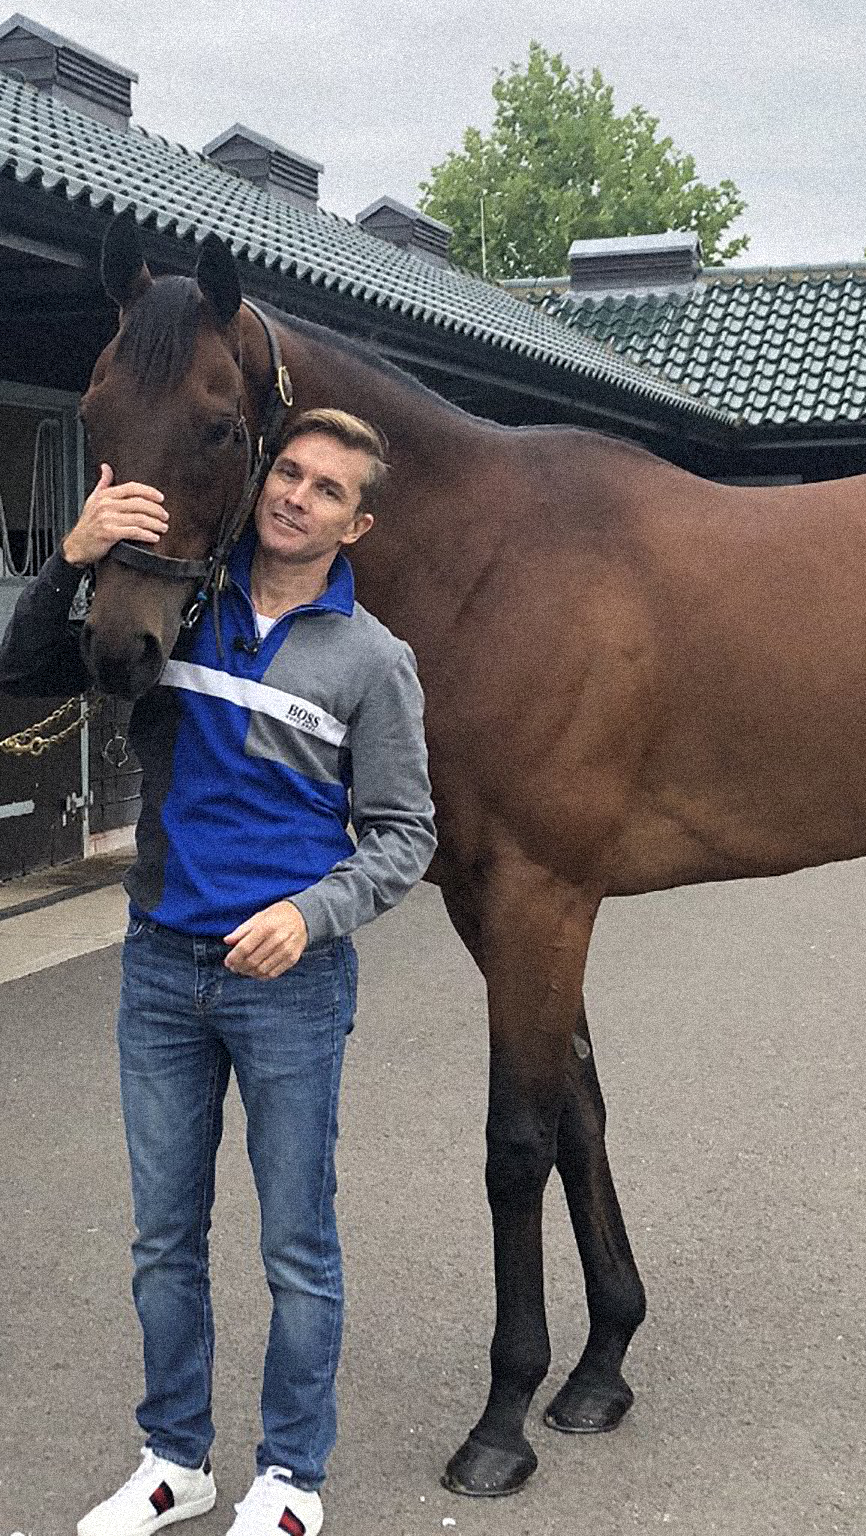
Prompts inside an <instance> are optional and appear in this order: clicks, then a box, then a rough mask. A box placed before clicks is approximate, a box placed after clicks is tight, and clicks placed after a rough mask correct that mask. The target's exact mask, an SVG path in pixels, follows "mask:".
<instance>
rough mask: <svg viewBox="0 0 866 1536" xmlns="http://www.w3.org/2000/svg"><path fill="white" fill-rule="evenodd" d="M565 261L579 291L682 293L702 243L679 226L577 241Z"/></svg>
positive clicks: (698, 264) (698, 261)
mask: <svg viewBox="0 0 866 1536" xmlns="http://www.w3.org/2000/svg"><path fill="white" fill-rule="evenodd" d="M568 261H569V266H570V269H571V287H572V289H575V290H577V292H579V293H597V294H599V295H601V294H606V293H610V294H627V293H637V294H641V293H671V292H682V291H684V290H685V289H688V288H690V287H691V285H692V283H693V282H694V280H695V278H696V277H697V276H698V273H699V272H700V270H701V242H700V240H699V239H698V236H697V235H696V234H695V232H694V230H677V229H669V230H666V231H665V233H664V234H661V235H619V236H617V237H616V238H615V239H613V240H575V241H574V242H573V244H572V245H571V247H570V249H569V252H568Z"/></svg>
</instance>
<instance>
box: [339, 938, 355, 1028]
mask: <svg viewBox="0 0 866 1536" xmlns="http://www.w3.org/2000/svg"><path fill="white" fill-rule="evenodd" d="M338 942H339V947H340V965H341V969H342V972H343V979H344V982H345V989H346V1015H347V1022H346V1032H347V1033H348V1032H349V1031H350V1030H351V1029H352V1028H353V1027H354V1023H355V1010H356V1008H357V1006H358V954H357V951H356V949H355V946H354V944H353V943H352V940H351V939H350V938H348V937H347V938H343V939H340V940H339V941H338Z"/></svg>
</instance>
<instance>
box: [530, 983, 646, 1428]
mask: <svg viewBox="0 0 866 1536" xmlns="http://www.w3.org/2000/svg"><path fill="white" fill-rule="evenodd" d="M604 1127H605V1109H604V1101H603V1099H602V1096H601V1089H600V1088H599V1085H598V1077H597V1075H596V1070H595V1062H594V1061H593V1057H592V1049H591V1046H590V1042H589V1030H588V1029H587V1024H586V1014H585V1012H584V1009H583V1006H581V1010H580V1014H579V1018H578V1024H577V1029H576V1030H575V1033H574V1039H573V1044H572V1051H571V1053H570V1057H569V1063H568V1084H567V1090H566V1099H565V1104H564V1105H563V1109H562V1114H561V1115H560V1119H559V1131H558V1136H557V1143H556V1167H557V1171H558V1173H559V1175H560V1178H561V1179H562V1182H563V1185H564V1188H565V1195H566V1199H567V1201H568V1208H569V1211H570V1213H571V1220H572V1225H573V1226H574V1234H575V1237H576V1238H577V1246H578V1249H579V1252H580V1257H581V1262H582V1264H583V1272H584V1277H585V1281H586V1300H587V1307H588V1309H589V1337H588V1339H587V1342H586V1347H585V1348H584V1351H583V1354H582V1355H581V1357H580V1360H579V1362H578V1364H577V1365H576V1366H575V1369H574V1370H573V1371H572V1373H571V1375H570V1376H569V1378H568V1380H567V1381H566V1382H565V1384H564V1386H563V1387H562V1389H561V1390H560V1391H559V1392H558V1393H557V1394H556V1397H555V1398H554V1399H553V1402H552V1403H551V1404H550V1407H549V1408H548V1410H547V1413H546V1414H545V1422H546V1423H547V1424H550V1425H552V1426H553V1427H554V1428H555V1429H562V1430H566V1431H568V1432H570V1433H572V1434H579V1433H585V1434H586V1433H591V1432H593V1431H596V1430H604V1429H614V1428H615V1426H616V1425H617V1424H618V1423H619V1421H620V1419H621V1418H622V1416H623V1414H624V1413H626V1412H627V1410H628V1409H629V1408H630V1407H631V1405H632V1403H633V1401H634V1396H633V1393H632V1391H631V1388H630V1387H629V1386H628V1384H627V1383H626V1382H625V1381H624V1380H623V1377H622V1374H621V1366H622V1362H623V1358H624V1356H625V1352H626V1349H627V1348H628V1344H629V1340H630V1339H631V1337H632V1335H633V1333H634V1332H635V1330H636V1329H637V1328H638V1327H639V1325H640V1324H641V1323H642V1322H643V1319H644V1314H645V1312H646V1299H645V1296H644V1289H643V1286H642V1284H641V1280H640V1276H639V1274H638V1272H637V1266H636V1265H635V1261H634V1258H633V1256H632V1251H631V1247H630V1246H629V1241H628V1237H627V1235H626V1230H625V1224H624V1222H623V1219H622V1213H621V1212H620V1208H619V1201H618V1200H617V1197H616V1191H615V1189H614V1186H613V1179H612V1177H611V1172H610V1167H609V1165H608V1160H607V1152H606V1151H605V1145H604Z"/></svg>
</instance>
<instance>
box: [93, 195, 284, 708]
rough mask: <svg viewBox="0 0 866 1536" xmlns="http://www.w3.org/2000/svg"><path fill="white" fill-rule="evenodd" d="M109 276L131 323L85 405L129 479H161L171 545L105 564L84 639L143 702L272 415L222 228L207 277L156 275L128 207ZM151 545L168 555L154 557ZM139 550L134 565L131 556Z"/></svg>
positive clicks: (107, 255) (106, 679) (96, 441)
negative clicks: (253, 392)
mask: <svg viewBox="0 0 866 1536" xmlns="http://www.w3.org/2000/svg"><path fill="white" fill-rule="evenodd" d="M102 274H103V282H104V284H105V288H106V290H107V292H108V293H109V294H110V295H111V296H112V297H113V298H114V299H116V301H117V302H118V303H119V305H120V329H119V331H118V333H117V335H116V336H115V337H114V339H113V340H112V341H111V342H110V343H109V345H108V346H107V347H106V348H105V350H104V352H102V354H101V356H100V357H99V359H98V360H97V363H96V366H95V368H94V370H93V374H92V376H91V379H90V384H89V387H88V389H87V392H86V394H85V396H84V398H83V400H82V404H81V415H82V419H83V421H84V424H85V428H86V430H87V434H88V439H89V443H90V450H91V454H92V457H93V460H94V462H95V463H105V464H109V465H110V466H111V468H112V470H113V471H114V480H115V483H116V484H119V483H120V482H122V481H130V480H137V481H141V482H144V483H145V484H148V485H153V486H156V487H157V489H159V490H161V491H162V492H163V494H164V496H165V506H166V510H167V511H168V514H169V527H168V530H167V532H166V533H165V534H164V535H163V537H162V538H161V539H160V541H159V543H158V544H156V545H152V544H148V545H144V544H141V545H131V544H129V545H124V546H120V548H119V550H118V552H117V553H118V554H119V555H120V560H118V559H116V558H112V556H111V555H109V556H108V557H107V558H106V559H105V560H103V561H101V563H100V564H99V566H98V567H97V570H96V573H95V588H94V593H93V601H92V605H91V610H90V614H89V617H88V619H87V622H86V624H85V627H84V634H83V637H82V646H83V654H84V657H85V660H86V662H87V665H88V668H89V670H90V672H91V674H92V676H93V678H94V681H95V682H96V683H97V684H98V685H99V686H100V687H102V688H104V689H105V690H106V691H108V692H111V693H116V694H120V695H121V696H123V697H125V698H129V699H134V698H137V697H138V696H139V695H140V694H142V693H144V692H145V691H146V690H147V689H148V688H149V687H151V686H152V684H153V683H154V682H155V681H156V679H157V677H158V676H159V673H160V671H161V669H162V666H163V664H164V662H165V661H166V659H167V657H168V656H169V654H170V652H171V650H172V648H173V646H174V643H175V641H176V639H177V635H178V632H179V629H180V625H181V622H182V619H183V617H184V613H185V611H186V609H187V607H188V605H189V604H190V603H191V601H192V600H194V598H195V595H196V592H197V590H198V587H199V586H200V585H201V573H200V570H201V563H202V562H203V561H205V560H206V558H207V557H208V555H209V554H210V552H211V551H212V550H213V548H214V546H215V544H216V543H217V540H218V538H219V535H220V531H221V529H223V528H224V527H225V526H226V524H227V522H229V521H230V520H231V519H232V517H233V514H234V511H235V509H236V508H237V506H238V504H239V502H240V500H241V496H242V493H243V488H244V483H245V480H246V477H247V473H248V469H249V443H250V437H249V431H248V429H247V426H246V418H247V417H248V416H249V413H250V410H252V413H253V422H252V424H251V429H250V430H253V431H255V430H256V417H257V414H258V412H257V407H256V403H255V402H254V401H252V402H250V401H248V400H247V398H246V394H245V386H244V378H243V372H242V360H241V358H240V356H239V348H240V322H239V318H238V311H239V308H240V303H241V293H240V286H239V283H238V277H237V273H236V271H235V266H234V261H233V259H232V256H231V253H230V252H229V251H228V249H227V248H226V247H225V246H224V245H223V244H222V242H221V241H219V240H216V239H215V238H213V237H208V240H207V241H206V242H205V245H204V248H203V250H202V254H201V258H200V260H199V263H198V266H197V268H196V273H195V277H194V278H186V277H164V278H157V279H153V278H152V277H151V275H150V273H149V272H148V269H147V267H146V266H145V263H144V259H143V255H142V250H141V245H140V241H139V237H138V231H137V229H136V226H135V222H134V219H133V218H132V217H131V216H129V215H123V216H121V218H120V219H117V220H115V222H114V224H113V225H112V226H111V228H110V229H109V231H108V234H107V235H106V239H105V244H104V247H103V257H102ZM141 551H149V552H152V553H155V554H156V555H158V556H164V557H168V558H167V559H166V560H165V561H164V563H162V562H160V561H159V560H157V561H153V560H152V559H149V558H148V557H147V556H146V557H145V559H144V561H143V562H140V561H138V559H137V553H140V552H141ZM127 554H129V558H130V562H131V563H129V564H127V563H121V562H122V561H124V560H125V558H126V556H127ZM172 562H178V563H172ZM179 562H193V564H185V563H184V564H181V563H179Z"/></svg>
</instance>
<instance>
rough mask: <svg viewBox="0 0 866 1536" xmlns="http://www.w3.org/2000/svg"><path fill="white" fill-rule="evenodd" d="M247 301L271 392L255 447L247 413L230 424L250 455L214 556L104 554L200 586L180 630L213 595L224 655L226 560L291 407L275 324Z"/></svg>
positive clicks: (121, 547)
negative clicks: (263, 346)
mask: <svg viewBox="0 0 866 1536" xmlns="http://www.w3.org/2000/svg"><path fill="white" fill-rule="evenodd" d="M243 302H244V304H245V305H246V307H247V309H249V310H251V311H252V313H253V314H254V315H255V317H256V319H257V320H258V321H259V322H260V324H261V326H262V328H263V330H264V333H265V336H266V338H267V343H268V352H269V355H270V365H271V388H270V392H269V394H268V399H267V402H266V404H265V409H264V414H263V416H262V427H261V432H260V433H259V437H258V441H257V443H256V446H255V448H253V442H252V438H251V437H250V429H249V427H248V426H247V421H246V417H245V416H244V414H243V411H240V413H239V415H238V418H237V420H236V421H235V422H234V423H233V424H232V436H233V438H234V440H235V442H236V443H245V444H246V451H247V469H246V475H245V478H244V487H243V490H242V491H241V495H240V500H239V501H238V504H237V506H236V507H235V508H234V510H233V511H229V512H227V513H226V514H225V516H224V517H223V520H222V523H221V525H220V530H219V533H218V535H217V541H216V544H215V545H214V547H213V549H212V550H211V552H210V554H209V555H207V556H206V557H205V558H204V559H203V560H176V559H175V558H174V557H173V556H171V555H158V554H156V553H155V551H154V550H151V549H146V548H144V546H143V545H141V544H138V543H135V542H133V541H132V540H130V539H121V540H120V541H119V542H118V543H117V544H114V545H113V546H112V548H111V549H110V550H109V551H108V554H107V555H106V556H105V558H106V560H116V561H117V563H118V564H119V565H127V566H129V567H131V569H132V570H134V571H142V572H143V573H144V574H145V575H146V576H158V577H159V579H160V581H180V582H183V583H184V584H185V583H187V582H190V581H195V582H197V583H198V587H197V590H196V593H195V596H194V597H193V598H192V599H191V601H190V602H189V603H188V604H187V607H186V608H185V609H184V613H183V618H182V619H181V628H183V629H191V628H192V626H193V625H194V624H195V623H196V621H197V619H198V618H199V616H200V614H201V613H202V610H203V609H204V608H205V607H206V606H207V604H208V602H209V601H210V599H211V597H213V599H214V610H215V612H214V620H215V623H216V631H217V646H218V648H219V650H220V652H221V650H222V646H221V643H220V631H219V615H218V612H217V605H218V603H219V594H220V593H221V592H224V591H225V590H226V588H227V586H228V584H229V577H228V569H227V561H228V557H229V554H230V553H231V550H232V549H233V548H234V546H235V544H236V543H237V541H238V539H239V538H240V536H241V533H242V532H243V530H244V527H245V525H246V522H247V518H248V517H249V515H250V513H251V512H252V510H253V507H254V506H255V504H256V502H257V501H258V499H259V493H260V492H261V489H262V486H263V485H264V483H265V480H266V479H267V476H268V471H269V470H270V467H271V463H272V461H273V457H274V454H275V453H276V450H277V447H278V445H279V440H280V435H281V433H282V429H283V425H284V422H285V417H286V412H287V411H288V410H289V409H290V408H291V405H292V399H293V395H292V381H291V377H290V374H289V370H288V368H287V367H286V365H285V363H284V362H283V360H282V354H281V352H280V344H279V342H278V340H277V337H276V333H275V331H274V328H273V325H272V324H271V321H270V320H269V318H268V316H267V315H266V314H264V313H263V312H262V310H260V309H259V308H258V307H257V306H256V305H255V304H252V303H251V302H250V300H249V299H244V300H243ZM242 371H243V369H242Z"/></svg>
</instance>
